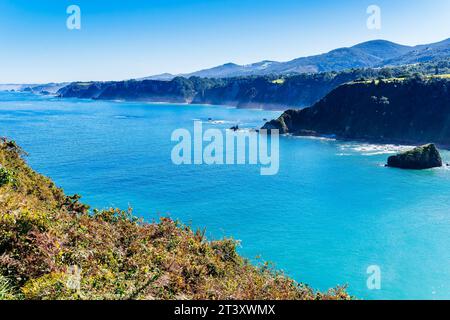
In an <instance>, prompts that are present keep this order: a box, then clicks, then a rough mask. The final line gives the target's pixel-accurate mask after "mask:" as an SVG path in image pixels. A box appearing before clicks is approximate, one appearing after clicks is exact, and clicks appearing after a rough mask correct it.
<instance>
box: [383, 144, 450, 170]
mask: <svg viewBox="0 0 450 320" xmlns="http://www.w3.org/2000/svg"><path fill="white" fill-rule="evenodd" d="M387 166H388V167H393V168H401V169H417V170H419V169H430V168H436V167H442V158H441V155H440V154H439V151H438V149H437V148H436V146H435V145H434V144H427V145H424V146H420V147H417V148H414V149H413V150H410V151H406V152H403V153H400V154H398V155H395V156H391V157H389V159H388V163H387Z"/></svg>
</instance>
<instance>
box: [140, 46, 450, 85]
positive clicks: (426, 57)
mask: <svg viewBox="0 0 450 320" xmlns="http://www.w3.org/2000/svg"><path fill="white" fill-rule="evenodd" d="M411 53H412V54H411ZM447 56H450V38H448V39H445V40H442V41H439V42H435V43H429V44H422V45H416V46H407V45H402V44H398V43H395V42H392V41H388V40H383V39H376V40H370V41H366V42H362V43H358V44H356V45H353V46H351V47H342V48H337V49H334V50H331V51H329V52H326V53H322V54H317V55H312V56H307V57H299V58H295V59H292V60H289V61H285V62H278V61H271V60H263V61H260V62H255V63H251V64H247V65H239V64H236V63H232V62H228V63H225V64H222V65H219V66H215V67H212V68H206V69H202V70H198V71H194V72H191V73H183V74H177V75H172V76H173V77H172V78H174V77H176V76H182V77H186V78H189V77H192V76H195V77H201V78H231V77H240V76H254V75H255V76H256V75H268V74H280V75H281V74H290V73H317V72H328V71H342V70H345V69H351V68H373V67H384V66H398V65H402V64H414V63H419V62H429V61H432V60H434V59H436V58H442V57H447ZM172 78H170V79H172ZM142 79H145V80H170V79H169V78H168V76H167V74H164V76H163V77H159V76H150V77H146V78H142Z"/></svg>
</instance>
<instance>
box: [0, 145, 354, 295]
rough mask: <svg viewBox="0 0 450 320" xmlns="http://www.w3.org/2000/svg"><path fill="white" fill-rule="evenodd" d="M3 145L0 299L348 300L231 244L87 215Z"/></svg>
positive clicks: (164, 223) (107, 213)
mask: <svg viewBox="0 0 450 320" xmlns="http://www.w3.org/2000/svg"><path fill="white" fill-rule="evenodd" d="M23 155H24V153H23V151H22V150H21V149H20V148H19V147H18V146H17V145H16V144H15V143H14V142H12V141H9V140H6V139H0V300H3V299H177V298H178V299H348V298H349V296H348V294H347V293H346V292H345V291H344V290H343V289H341V288H337V289H334V290H331V291H330V292H327V293H318V292H314V291H313V290H312V289H310V288H309V287H307V286H305V285H300V284H297V283H296V282H294V281H293V280H291V279H289V278H287V277H286V276H284V275H283V274H282V273H280V272H277V271H275V270H273V269H271V268H269V267H267V265H266V266H264V265H262V266H260V267H258V266H253V265H251V264H250V263H249V262H248V261H247V260H245V259H244V258H242V257H241V256H239V254H238V253H237V252H236V242H235V241H233V240H231V239H224V240H220V241H208V240H206V239H205V237H204V232H201V231H192V230H191V229H190V228H189V227H187V226H184V225H182V224H181V223H179V222H176V221H172V220H170V219H162V220H161V221H160V222H159V223H144V222H142V221H140V220H138V219H136V218H135V217H133V216H132V215H131V212H130V211H122V210H119V209H110V210H103V211H97V210H94V211H93V212H89V211H88V207H87V206H86V205H84V204H83V203H81V202H80V201H79V196H76V195H75V196H66V195H65V194H64V192H63V191H62V190H61V189H59V188H57V187H56V186H55V185H54V183H53V182H52V181H51V180H50V179H48V178H46V177H44V176H41V175H39V174H38V173H36V172H34V171H33V170H32V169H31V168H30V167H28V166H27V164H26V163H25V161H24V160H23V158H22V156H23Z"/></svg>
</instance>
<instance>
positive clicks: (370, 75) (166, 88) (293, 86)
mask: <svg viewBox="0 0 450 320" xmlns="http://www.w3.org/2000/svg"><path fill="white" fill-rule="evenodd" d="M447 73H450V59H443V60H439V61H434V62H429V63H422V64H416V65H409V66H400V67H385V68H376V69H350V70H346V71H340V72H334V71H333V72H323V73H311V74H285V75H276V74H273V75H266V76H247V77H236V78H226V79H225V78H224V79H209V78H200V77H190V78H183V77H176V78H174V79H172V80H170V81H161V80H143V81H138V80H129V81H119V82H75V83H72V84H70V85H68V86H66V87H64V88H62V89H60V90H59V91H58V95H59V96H61V97H66V98H89V99H106V100H145V101H154V102H174V103H197V104H216V105H231V106H237V107H240V108H263V109H285V108H287V107H292V108H303V107H308V106H310V105H312V104H313V103H315V102H316V101H318V100H320V99H321V98H323V97H324V96H325V95H327V94H328V93H329V92H330V91H332V90H333V89H335V88H336V87H338V86H340V85H342V84H345V83H348V82H351V81H356V80H359V81H372V80H378V79H389V78H406V77H411V76H413V75H414V74H422V75H435V74H447Z"/></svg>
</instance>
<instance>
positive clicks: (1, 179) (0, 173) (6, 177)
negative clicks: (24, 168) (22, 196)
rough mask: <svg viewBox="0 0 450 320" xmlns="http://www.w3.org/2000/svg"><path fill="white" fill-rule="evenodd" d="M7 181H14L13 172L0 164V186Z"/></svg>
mask: <svg viewBox="0 0 450 320" xmlns="http://www.w3.org/2000/svg"><path fill="white" fill-rule="evenodd" d="M8 183H14V177H13V174H12V173H11V172H10V171H8V170H7V169H6V168H4V167H2V166H0V187H3V186H4V185H5V184H8Z"/></svg>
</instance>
